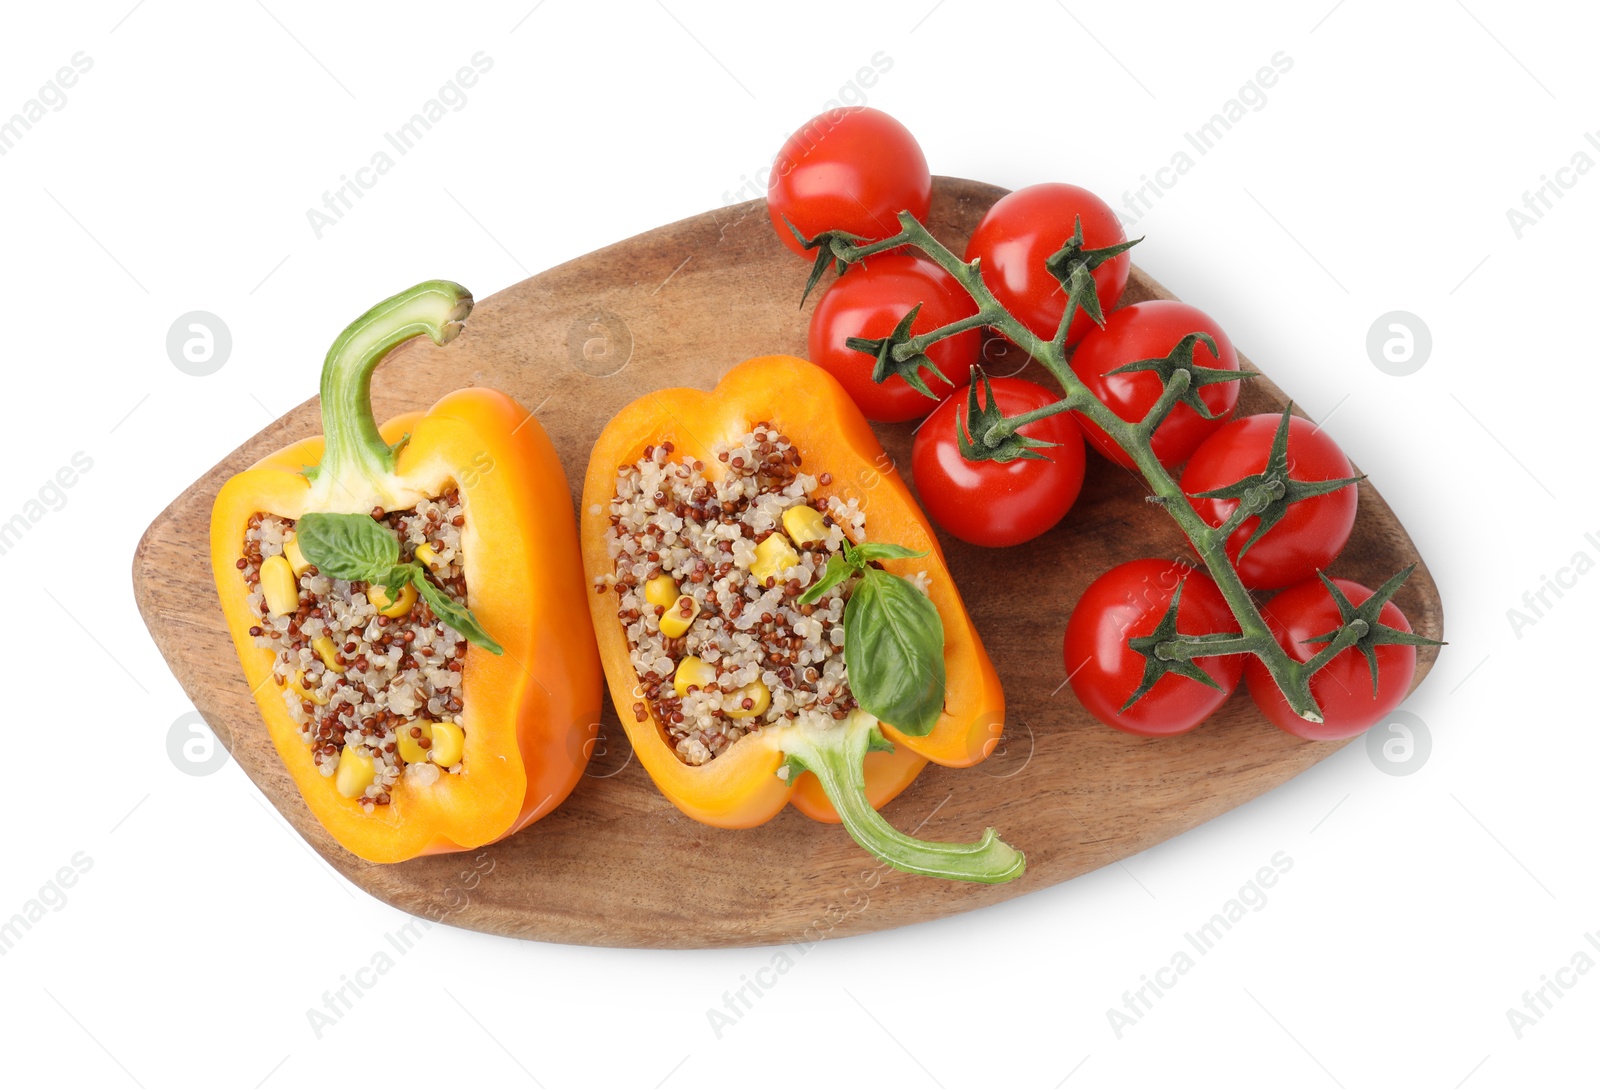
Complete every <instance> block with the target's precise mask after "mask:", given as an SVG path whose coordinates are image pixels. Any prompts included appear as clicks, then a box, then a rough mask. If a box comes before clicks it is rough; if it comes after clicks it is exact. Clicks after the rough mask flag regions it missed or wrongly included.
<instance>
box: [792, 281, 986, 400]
mask: <svg viewBox="0 0 1600 1089" xmlns="http://www.w3.org/2000/svg"><path fill="white" fill-rule="evenodd" d="M919 303H920V304H921V308H920V309H918V310H917V317H916V320H915V321H913V322H912V323H911V329H910V332H911V334H912V335H913V336H916V335H920V334H922V333H926V332H929V331H931V330H933V329H937V328H940V327H941V326H945V325H949V324H950V323H952V322H955V321H959V320H960V319H962V318H966V317H971V316H972V315H973V314H976V313H977V312H978V306H977V304H976V303H974V302H973V301H972V298H971V296H969V295H968V294H967V293H966V292H965V291H963V290H961V285H960V284H958V283H956V281H955V279H954V278H953V277H951V275H950V274H949V273H947V272H946V271H945V270H944V269H942V268H940V267H939V266H938V265H936V264H934V263H933V262H932V261H930V260H928V259H927V258H926V257H917V256H915V255H913V254H909V253H884V254H878V255H876V256H874V257H868V258H867V259H866V260H864V261H862V262H861V263H860V264H857V265H852V266H851V267H850V268H849V269H847V270H846V271H845V274H844V275H843V276H841V277H839V278H838V279H837V280H835V281H834V282H833V283H832V284H831V285H830V286H829V287H828V290H827V291H826V292H824V293H823V296H822V300H821V301H820V302H818V303H817V309H816V310H815V311H814V312H813V313H812V315H811V332H810V335H809V338H808V339H809V342H810V352H811V362H813V363H815V364H817V365H818V366H819V367H822V368H823V369H824V370H826V371H827V372H828V373H829V374H832V375H833V376H834V377H835V378H837V379H838V380H839V383H840V384H841V385H843V386H844V388H845V390H846V392H848V393H849V394H850V397H851V399H852V400H854V401H855V403H856V405H857V406H858V407H859V408H860V409H861V411H862V412H863V413H865V414H866V417H867V419H869V420H882V421H884V422H887V423H898V422H900V421H902V420H914V419H916V418H917V417H919V416H926V415H927V414H928V413H929V412H931V411H933V409H934V407H935V406H936V405H937V404H938V403H939V401H938V400H937V399H935V398H938V399H942V398H943V397H945V396H946V395H947V394H950V393H951V392H952V391H956V392H959V391H960V390H961V388H962V387H964V386H965V385H966V384H967V382H968V381H969V380H970V378H971V371H972V365H973V364H974V363H976V362H977V361H978V350H979V347H980V337H979V333H978V330H976V329H968V330H967V331H966V332H964V333H957V334H956V335H955V336H952V337H946V338H945V339H944V340H940V341H937V342H936V343H934V344H930V345H929V346H928V351H927V353H926V354H927V356H928V358H929V359H930V360H932V361H933V364H934V366H935V367H937V368H938V371H939V374H942V375H944V377H945V379H946V380H945V381H941V380H940V379H939V377H938V375H935V374H932V373H930V372H929V371H928V370H927V369H926V368H922V369H920V370H918V371H917V376H918V377H919V378H920V379H921V380H922V382H923V384H924V385H926V386H927V387H928V389H929V390H930V391H931V392H932V393H933V394H934V395H935V396H934V398H930V397H928V396H926V395H924V394H922V393H920V392H919V391H917V390H915V389H913V388H912V387H911V385H910V384H909V383H908V382H907V381H906V380H905V379H904V378H903V377H901V376H900V375H891V376H890V377H888V378H887V379H885V380H884V381H882V382H874V381H873V380H872V371H873V366H874V364H875V360H874V359H873V357H872V356H871V355H869V354H867V353H865V352H859V351H857V350H855V349H854V348H850V347H847V346H846V345H845V341H846V340H848V339H849V338H850V337H862V338H865V339H869V340H876V339H880V338H883V337H887V336H889V334H891V333H893V332H894V330H895V326H896V325H898V324H899V323H900V320H901V319H902V318H904V317H905V316H906V314H907V313H909V312H910V311H911V308H912V307H914V306H917V305H918V304H919Z"/></svg>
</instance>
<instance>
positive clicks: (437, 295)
mask: <svg viewBox="0 0 1600 1089" xmlns="http://www.w3.org/2000/svg"><path fill="white" fill-rule="evenodd" d="M471 312H472V293H471V292H470V291H468V290H467V289H466V288H464V287H462V286H461V285H460V284H454V283H451V282H449V281H448V280H429V281H428V282H426V283H421V284H418V285H417V286H416V287H413V288H411V289H409V290H407V291H402V292H401V293H400V294H398V295H395V296H393V297H392V298H388V299H385V300H384V301H383V302H381V303H379V304H378V305H377V306H374V307H373V308H372V309H371V310H368V311H367V312H366V313H365V314H362V315H361V316H360V317H359V318H357V319H356V320H355V321H353V322H351V323H350V325H349V326H348V327H347V328H346V329H345V331H344V332H342V333H340V334H339V337H338V339H337V340H335V341H334V342H333V347H331V348H329V349H328V356H327V359H326V361H325V362H324V363H323V365H322V390H321V392H322V433H323V436H324V440H325V442H326V444H327V445H326V448H325V450H324V453H323V457H322V464H321V465H319V466H317V467H316V468H315V469H314V470H310V471H308V472H307V474H306V475H307V476H308V477H310V478H311V480H312V481H313V484H314V486H315V487H316V488H318V489H319V491H321V493H322V497H323V498H325V499H327V500H328V501H329V503H330V504H331V505H337V506H343V507H350V506H353V507H354V508H355V509H357V510H359V509H362V507H361V505H362V504H366V505H367V508H366V509H370V508H371V506H372V505H379V506H382V505H384V504H383V499H384V498H385V497H386V496H388V495H389V493H390V488H389V486H388V485H389V481H390V479H391V478H392V477H393V476H394V466H395V451H394V450H393V449H391V448H390V446H389V444H388V443H387V442H385V441H384V439H383V436H382V435H381V434H379V432H378V421H377V419H376V418H375V417H374V416H373V413H372V372H373V371H374V370H376V369H377V367H378V364H379V363H381V362H383V360H384V358H385V357H386V356H387V355H388V354H389V353H390V352H392V351H393V350H394V349H395V348H397V347H399V346H400V345H401V344H403V343H405V342H406V341H408V340H410V339H412V338H413V337H418V336H423V335H426V336H428V337H430V338H432V340H433V342H434V343H435V344H446V343H448V342H450V341H451V340H454V339H455V337H456V334H458V333H459V332H461V326H462V323H463V322H464V321H465V320H466V318H467V315H468V314H470V313H471Z"/></svg>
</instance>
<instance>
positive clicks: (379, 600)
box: [367, 582, 417, 617]
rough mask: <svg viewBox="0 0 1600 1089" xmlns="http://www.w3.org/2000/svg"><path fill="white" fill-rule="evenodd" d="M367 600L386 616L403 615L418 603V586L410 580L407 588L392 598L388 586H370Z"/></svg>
mask: <svg viewBox="0 0 1600 1089" xmlns="http://www.w3.org/2000/svg"><path fill="white" fill-rule="evenodd" d="M367 600H368V601H369V602H371V603H372V607H373V608H375V609H377V610H378V612H380V613H382V614H383V615H384V616H388V617H401V616H405V615H406V614H407V613H409V612H410V611H411V606H413V605H415V604H416V603H417V588H416V587H415V586H413V585H412V584H411V583H409V582H408V583H406V585H405V588H404V589H403V590H401V591H400V596H399V597H398V598H391V597H390V596H389V588H388V587H386V586H369V587H367Z"/></svg>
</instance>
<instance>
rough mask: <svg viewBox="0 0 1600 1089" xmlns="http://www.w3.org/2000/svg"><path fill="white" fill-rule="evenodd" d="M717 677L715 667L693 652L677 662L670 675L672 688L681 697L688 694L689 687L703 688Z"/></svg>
mask: <svg viewBox="0 0 1600 1089" xmlns="http://www.w3.org/2000/svg"><path fill="white" fill-rule="evenodd" d="M716 679H717V667H716V666H714V665H712V664H711V663H710V662H708V661H706V660H704V659H703V658H696V657H695V656H694V655H693V654H691V655H689V656H688V657H687V658H685V659H684V660H683V661H681V662H679V663H678V669H677V671H676V672H675V673H673V675H672V689H673V691H675V692H677V693H678V696H679V697H680V698H681V697H683V696H687V695H688V694H689V687H690V686H691V685H693V686H694V687H695V688H704V687H705V686H706V685H708V684H710V683H712V682H713V681H715V680H716Z"/></svg>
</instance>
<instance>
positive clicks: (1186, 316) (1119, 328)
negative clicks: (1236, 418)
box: [1072, 299, 1239, 469]
mask: <svg viewBox="0 0 1600 1089" xmlns="http://www.w3.org/2000/svg"><path fill="white" fill-rule="evenodd" d="M1191 333H1205V334H1206V335H1208V336H1209V337H1211V340H1212V342H1213V343H1214V344H1216V351H1215V352H1213V351H1212V350H1211V349H1210V348H1208V347H1206V345H1205V343H1204V342H1203V341H1198V340H1196V341H1194V342H1193V343H1192V348H1191V351H1190V352H1189V353H1188V354H1189V358H1188V359H1178V360H1176V361H1175V362H1177V363H1178V364H1180V365H1185V366H1187V365H1191V364H1192V365H1193V366H1194V367H1196V368H1205V369H1207V370H1218V371H1233V372H1237V371H1238V370H1239V355H1238V353H1237V352H1235V351H1234V350H1233V342H1232V341H1231V340H1229V339H1228V334H1226V333H1224V332H1223V331H1222V326H1220V325H1218V324H1217V323H1216V322H1215V321H1214V320H1213V319H1212V318H1211V317H1210V316H1209V315H1208V314H1206V313H1205V311H1203V310H1199V309H1197V308H1195V307H1193V306H1190V305H1189V304H1188V303H1181V302H1178V301H1176V300H1172V299H1152V300H1150V301H1148V302H1139V303H1134V304H1132V305H1131V306H1124V307H1123V308H1122V309H1121V310H1118V311H1116V312H1115V313H1112V314H1108V315H1107V316H1106V323H1105V326H1104V327H1103V328H1099V327H1096V328H1091V329H1090V330H1089V332H1088V333H1087V334H1086V335H1085V336H1084V338H1083V341H1082V343H1080V344H1079V345H1078V350H1077V352H1076V353H1074V354H1073V356H1072V369H1073V371H1074V372H1075V373H1076V374H1077V376H1078V378H1079V380H1081V381H1082V382H1083V384H1084V385H1086V386H1088V387H1089V391H1090V392H1091V393H1093V394H1094V395H1095V396H1096V397H1098V398H1100V400H1101V401H1102V402H1104V403H1105V406H1106V407H1107V408H1109V409H1110V410H1111V411H1112V412H1115V413H1116V414H1117V415H1118V416H1120V417H1122V418H1123V419H1124V420H1127V421H1128V422H1129V423H1138V422H1139V421H1140V420H1142V419H1144V417H1145V414H1146V413H1148V412H1149V411H1150V409H1151V408H1152V407H1153V406H1154V405H1155V403H1156V401H1157V400H1159V399H1160V397H1161V393H1162V390H1163V389H1164V388H1165V379H1164V378H1163V377H1162V371H1161V369H1159V368H1157V367H1152V368H1149V369H1144V370H1138V371H1130V372H1127V373H1124V374H1112V373H1110V372H1111V371H1114V370H1116V369H1117V368H1118V367H1122V366H1124V365H1126V364H1129V363H1137V362H1140V361H1142V360H1158V359H1162V360H1164V359H1167V358H1168V357H1169V356H1170V355H1171V354H1172V353H1173V352H1174V351H1176V349H1177V347H1178V346H1179V344H1181V343H1182V341H1183V339H1184V338H1185V337H1187V336H1189V335H1190V334H1191ZM1190 389H1191V391H1192V392H1193V394H1194V395H1195V397H1196V398H1197V399H1198V400H1199V401H1200V403H1201V404H1203V405H1205V406H1206V411H1208V412H1210V413H1211V414H1212V415H1213V417H1214V418H1213V419H1207V418H1206V417H1204V416H1202V415H1201V414H1200V413H1199V412H1197V411H1195V409H1194V408H1193V406H1192V405H1190V404H1187V403H1185V402H1184V401H1179V402H1178V403H1177V404H1176V405H1174V406H1173V408H1172V411H1171V412H1169V413H1168V414H1167V418H1166V419H1165V420H1162V421H1161V424H1160V426H1158V427H1157V428H1156V431H1155V434H1154V435H1153V436H1152V437H1151V440H1150V446H1151V449H1152V450H1153V451H1154V452H1155V455H1156V457H1157V458H1158V459H1159V460H1160V462H1161V464H1163V465H1165V466H1167V467H1168V468H1169V469H1170V468H1172V467H1173V466H1174V465H1179V464H1181V463H1182V462H1183V461H1184V459H1186V458H1187V457H1188V456H1189V455H1190V454H1192V453H1194V450H1195V447H1197V446H1199V445H1200V444H1201V443H1202V442H1204V441H1205V440H1206V438H1207V437H1208V436H1210V435H1211V434H1213V433H1214V432H1215V431H1216V430H1217V429H1218V428H1220V427H1221V426H1222V425H1223V424H1224V423H1225V422H1227V417H1228V415H1229V414H1230V413H1232V412H1233V407H1234V405H1236V404H1238V402H1239V383H1238V381H1236V380H1234V381H1229V380H1226V379H1224V380H1220V381H1212V382H1207V383H1204V384H1202V385H1199V386H1193V385H1191V387H1190ZM1078 423H1079V424H1081V425H1082V427H1083V437H1084V438H1086V439H1088V440H1089V442H1090V443H1091V444H1093V446H1094V448H1095V449H1096V450H1098V451H1100V453H1102V454H1104V455H1105V456H1106V457H1107V458H1110V459H1111V460H1112V461H1114V462H1116V463H1117V464H1118V465H1121V466H1123V467H1124V468H1128V469H1131V468H1133V467H1134V466H1133V459H1132V458H1131V457H1129V456H1128V455H1127V454H1126V453H1124V452H1123V450H1122V447H1120V446H1118V445H1117V444H1116V443H1114V442H1112V441H1111V439H1110V437H1109V436H1107V435H1106V433H1105V432H1104V431H1102V430H1101V429H1100V428H1099V427H1098V426H1097V425H1096V424H1095V423H1094V422H1093V421H1092V420H1090V419H1088V418H1087V417H1085V416H1081V415H1080V416H1079V417H1078Z"/></svg>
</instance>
